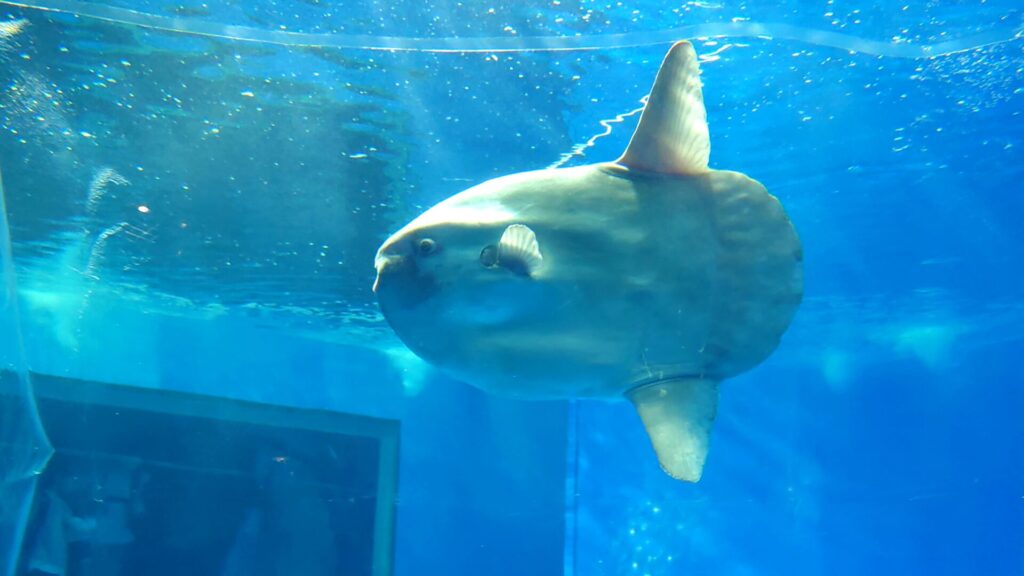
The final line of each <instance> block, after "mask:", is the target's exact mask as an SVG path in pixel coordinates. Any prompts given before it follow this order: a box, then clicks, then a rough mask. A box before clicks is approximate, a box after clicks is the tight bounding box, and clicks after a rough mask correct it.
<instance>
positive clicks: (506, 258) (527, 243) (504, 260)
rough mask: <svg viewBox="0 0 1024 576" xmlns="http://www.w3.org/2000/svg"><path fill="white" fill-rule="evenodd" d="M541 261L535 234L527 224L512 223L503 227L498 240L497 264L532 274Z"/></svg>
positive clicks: (514, 270)
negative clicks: (503, 229) (503, 230)
mask: <svg viewBox="0 0 1024 576" xmlns="http://www.w3.org/2000/svg"><path fill="white" fill-rule="evenodd" d="M543 261H544V257H543V256H541V253H540V244H539V243H538V242H537V235H536V234H534V233H533V230H530V227H529V226H525V225H523V224H512V225H511V226H509V227H508V228H505V232H504V233H503V234H502V235H501V241H500V242H498V265H499V266H503V267H505V268H507V269H509V270H511V271H513V272H515V273H517V274H521V275H523V276H532V275H533V273H534V272H536V271H537V269H538V268H540V265H541V263H543Z"/></svg>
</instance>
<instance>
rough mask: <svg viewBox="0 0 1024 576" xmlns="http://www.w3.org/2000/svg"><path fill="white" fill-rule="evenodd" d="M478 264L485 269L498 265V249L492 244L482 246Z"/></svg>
mask: <svg viewBox="0 0 1024 576" xmlns="http://www.w3.org/2000/svg"><path fill="white" fill-rule="evenodd" d="M480 264H481V265H482V266H484V267H485V268H493V267H494V266H497V265H498V247H497V246H495V245H494V244H491V245H490V246H484V249H483V250H481V251H480Z"/></svg>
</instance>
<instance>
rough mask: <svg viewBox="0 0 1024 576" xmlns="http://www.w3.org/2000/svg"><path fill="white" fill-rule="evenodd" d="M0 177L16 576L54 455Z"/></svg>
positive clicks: (8, 503)
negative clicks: (37, 394)
mask: <svg viewBox="0 0 1024 576" xmlns="http://www.w3.org/2000/svg"><path fill="white" fill-rule="evenodd" d="M9 238H10V237H9V233H8V228H7V208H6V206H5V203H4V187H3V177H2V175H0V574H3V575H7V574H13V573H14V569H15V566H16V564H17V561H18V556H19V551H20V550H21V542H22V539H23V537H24V528H25V522H26V521H27V519H28V512H29V510H30V508H31V505H32V498H33V496H34V494H35V489H36V480H37V475H38V474H39V472H41V471H42V470H43V468H44V466H45V465H46V461H47V459H48V458H49V457H50V454H51V449H50V444H49V441H48V440H47V438H46V434H45V433H44V432H43V428H42V425H41V423H40V421H39V415H38V413H37V412H36V405H35V398H34V396H33V393H32V385H31V382H30V380H29V376H28V371H27V370H26V367H25V358H24V354H23V351H22V340H21V330H20V326H19V324H18V301H17V297H16V294H17V291H16V286H15V278H14V262H13V259H12V257H11V245H10V241H9Z"/></svg>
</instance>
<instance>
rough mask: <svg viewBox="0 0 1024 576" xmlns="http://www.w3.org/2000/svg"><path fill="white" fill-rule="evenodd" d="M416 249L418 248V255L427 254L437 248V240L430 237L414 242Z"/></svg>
mask: <svg viewBox="0 0 1024 576" xmlns="http://www.w3.org/2000/svg"><path fill="white" fill-rule="evenodd" d="M416 249H417V250H419V252H420V256H428V255H430V254H433V253H434V251H435V250H437V242H434V241H433V240H431V239H430V238H424V239H422V240H420V241H419V242H418V243H417V244H416Z"/></svg>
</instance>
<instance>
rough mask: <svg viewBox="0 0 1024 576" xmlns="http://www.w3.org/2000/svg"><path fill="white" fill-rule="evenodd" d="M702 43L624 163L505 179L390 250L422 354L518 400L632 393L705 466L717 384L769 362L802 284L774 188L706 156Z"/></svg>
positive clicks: (677, 474)
mask: <svg viewBox="0 0 1024 576" xmlns="http://www.w3.org/2000/svg"><path fill="white" fill-rule="evenodd" d="M710 148H711V147H710V141H709V136H708V126H707V120H706V112H705V109H704V101H703V96H702V93H701V82H700V70H699V67H698V63H697V55H696V53H695V52H694V49H693V46H692V45H691V44H690V43H689V42H678V43H676V44H675V45H673V46H672V48H671V49H670V50H669V52H668V55H667V56H666V57H665V60H664V62H663V63H662V65H661V69H660V70H659V71H658V75H657V78H656V79H655V82H654V87H653V88H652V90H651V94H650V97H649V99H648V102H647V105H646V107H645V109H644V111H643V113H642V114H641V116H640V122H639V124H638V126H637V128H636V131H635V132H634V133H633V137H632V139H631V140H630V142H629V145H628V146H627V148H626V151H625V152H624V153H623V154H622V156H621V157H620V158H619V159H618V160H616V161H615V162H610V163H599V164H592V165H588V166H580V167H575V168H565V169H557V170H540V171H533V172H523V173H518V174H512V175H510V176H504V177H501V178H495V179H493V180H489V181H487V182H484V183H482V184H479V185H477V186H474V187H472V188H470V189H468V190H465V191H464V192H461V193H459V194H456V195H455V196H452V197H451V198H448V199H447V200H444V201H443V202H441V203H439V204H437V205H436V206H434V207H433V208H430V209H429V210H427V211H426V212H424V213H423V214H421V215H420V216H419V217H417V218H416V219H414V220H413V221H412V222H410V223H409V224H407V225H406V226H405V227H404V228H402V229H401V230H399V231H398V232H396V233H395V234H394V235H392V236H391V237H390V238H388V240H387V241H386V242H384V244H383V246H381V248H380V250H379V251H378V252H377V257H376V262H375V264H376V268H377V280H376V282H375V284H374V292H375V293H376V295H377V299H378V302H379V304H380V307H381V311H382V313H383V314H384V317H385V318H386V319H387V321H388V323H389V324H390V325H391V327H392V328H393V329H394V331H395V332H396V333H397V335H398V336H399V338H400V339H401V340H402V341H403V342H404V343H405V344H406V346H408V347H409V348H410V349H411V350H412V351H413V352H414V353H415V354H417V355H418V356H420V357H421V358H423V359H424V360H426V361H427V362H429V363H431V364H433V365H435V366H437V367H439V368H441V369H442V370H443V371H446V372H448V373H449V374H451V375H452V376H454V377H455V378H457V379H460V380H463V381H465V382H468V383H471V384H473V385H475V386H477V387H479V388H482V389H484V390H487V391H490V392H494V393H499V394H503V395H510V396H514V397H519V398H579V397H596V398H616V397H625V398H628V399H629V400H630V401H631V402H632V403H633V404H634V405H635V407H636V409H637V411H638V412H639V414H640V418H641V420H642V421H643V424H644V427H645V428H646V429H647V433H648V435H649V436H650V439H651V442H652V444H653V446H654V450H655V452H656V453H657V456H658V461H659V462H660V463H661V467H662V468H663V469H664V470H665V471H666V472H667V473H668V474H669V475H671V476H673V477H674V478H678V479H680V480H686V481H690V482H696V481H698V480H699V479H700V477H701V473H702V470H703V467H704V461H705V458H706V455H707V450H708V439H709V434H710V429H711V424H712V421H713V420H714V418H715V412H716V408H717V404H718V383H719V382H720V381H722V380H723V379H725V378H728V377H731V376H735V375H737V374H739V373H741V372H744V371H746V370H749V369H751V368H753V367H754V366H756V365H757V364H759V363H760V362H761V361H763V360H764V359H765V358H767V357H768V355H769V354H771V352H772V351H773V350H774V349H775V348H776V346H777V345H778V344H779V340H780V338H781V336H782V334H783V332H784V331H785V330H786V328H787V327H788V326H789V323H790V320H791V319H792V317H793V315H794V313H795V312H796V309H797V307H798V306H799V304H800V300H801V297H802V294H803V272H802V254H801V247H800V241H799V239H798V237H797V234H796V231H795V230H794V229H793V226H792V224H791V223H790V221H789V219H788V218H787V217H786V214H785V212H784V211H783V208H782V206H781V205H780V204H779V201H778V200H777V199H776V198H775V197H774V196H772V195H771V194H769V193H768V191H767V190H766V189H765V187H764V186H762V185H761V184H760V183H758V182H757V181H755V180H752V179H750V178H749V177H747V176H746V175H744V174H741V173H738V172H729V171H725V170H712V169H709V168H708V156H709V153H710Z"/></svg>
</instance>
